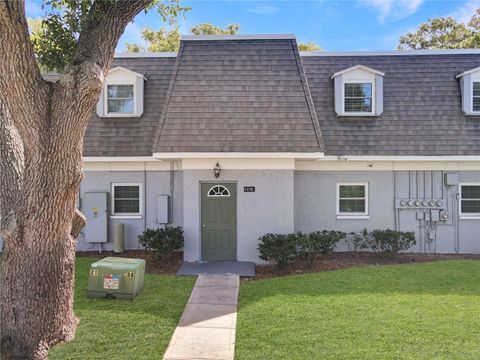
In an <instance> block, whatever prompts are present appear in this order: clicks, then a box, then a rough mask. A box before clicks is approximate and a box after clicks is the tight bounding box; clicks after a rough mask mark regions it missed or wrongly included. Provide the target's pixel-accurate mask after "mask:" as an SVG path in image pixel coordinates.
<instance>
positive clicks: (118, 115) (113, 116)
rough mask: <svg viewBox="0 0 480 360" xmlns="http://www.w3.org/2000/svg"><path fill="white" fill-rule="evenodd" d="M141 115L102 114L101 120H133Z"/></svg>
mask: <svg viewBox="0 0 480 360" xmlns="http://www.w3.org/2000/svg"><path fill="white" fill-rule="evenodd" d="M141 116H142V114H135V113H131V114H124V113H118V114H117V113H109V114H106V113H104V114H103V115H102V116H100V117H102V118H113V119H115V118H135V117H141Z"/></svg>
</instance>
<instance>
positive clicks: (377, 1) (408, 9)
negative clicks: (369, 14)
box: [358, 0, 424, 23]
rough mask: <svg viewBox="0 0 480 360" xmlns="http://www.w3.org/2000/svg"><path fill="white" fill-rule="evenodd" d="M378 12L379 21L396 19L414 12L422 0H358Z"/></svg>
mask: <svg viewBox="0 0 480 360" xmlns="http://www.w3.org/2000/svg"><path fill="white" fill-rule="evenodd" d="M358 1H359V2H360V3H361V4H363V5H366V6H369V7H372V8H374V9H376V10H377V12H378V20H379V21H380V22H381V23H385V22H387V21H397V20H400V19H404V18H406V17H408V16H410V15H413V14H415V13H416V12H417V11H418V9H419V8H420V6H421V5H422V3H423V2H424V0H358Z"/></svg>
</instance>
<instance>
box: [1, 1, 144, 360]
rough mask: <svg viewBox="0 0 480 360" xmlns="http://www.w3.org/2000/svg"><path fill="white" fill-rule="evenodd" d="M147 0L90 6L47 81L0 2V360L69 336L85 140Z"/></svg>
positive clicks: (15, 13) (41, 352) (12, 13)
mask: <svg viewBox="0 0 480 360" xmlns="http://www.w3.org/2000/svg"><path fill="white" fill-rule="evenodd" d="M150 1H151V0H142V1H129V0H123V1H117V2H104V1H98V2H94V3H93V5H92V7H91V20H90V22H89V23H88V26H87V30H86V31H85V33H83V34H81V35H80V39H79V42H78V48H77V53H76V56H75V59H74V61H73V63H72V65H71V66H70V67H69V68H68V69H67V71H66V72H65V75H63V76H62V78H61V79H60V80H59V81H57V82H56V83H54V84H53V83H48V82H46V81H44V80H43V79H42V77H41V76H40V73H39V70H38V68H37V65H36V63H35V58H34V53H33V48H32V45H31V43H30V41H29V35H28V29H27V22H26V19H25V11H24V3H23V1H20V0H0V44H1V46H2V51H0V151H1V153H0V234H2V235H3V237H4V251H3V259H2V273H1V286H0V291H1V293H0V358H1V359H5V360H10V359H27V360H28V359H46V358H47V356H48V350H49V348H50V347H51V346H53V345H55V344H57V343H59V342H63V341H69V340H71V339H73V337H74V335H75V330H76V327H77V324H78V319H77V318H76V317H75V316H74V313H73V287H74V273H75V249H76V240H75V238H76V236H78V233H79V232H80V229H81V228H82V227H83V225H84V224H85V218H84V217H83V215H81V213H80V212H79V211H78V210H77V209H76V206H75V205H76V196H77V193H78V189H79V185H80V182H81V180H82V176H83V173H82V147H83V135H84V133H85V130H86V127H87V125H88V121H89V120H90V117H91V115H92V112H93V110H94V107H95V105H96V103H97V101H98V97H99V94H100V91H101V88H102V86H103V80H104V78H105V74H106V73H107V71H108V67H109V65H110V62H111V60H112V58H113V54H114V51H115V47H116V45H117V42H118V39H119V38H120V36H121V34H122V33H123V31H124V29H125V27H126V25H127V24H128V23H129V22H130V21H131V20H132V19H133V17H134V16H135V15H136V14H138V12H140V11H141V10H142V9H144V8H145V7H146V6H147V5H148V4H149V3H150ZM98 11H101V12H102V14H103V16H102V17H101V19H102V21H98V16H94V15H95V12H98Z"/></svg>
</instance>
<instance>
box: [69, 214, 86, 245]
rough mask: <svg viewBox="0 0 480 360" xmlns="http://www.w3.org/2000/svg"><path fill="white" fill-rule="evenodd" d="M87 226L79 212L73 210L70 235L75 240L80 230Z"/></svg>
mask: <svg viewBox="0 0 480 360" xmlns="http://www.w3.org/2000/svg"><path fill="white" fill-rule="evenodd" d="M86 224H87V218H86V217H85V215H83V214H82V213H81V212H80V210H78V209H75V215H74V216H73V220H72V230H71V231H70V234H71V235H72V236H73V237H74V238H75V239H76V238H78V235H79V234H80V231H81V230H82V228H83V227H84V226H85V225H86Z"/></svg>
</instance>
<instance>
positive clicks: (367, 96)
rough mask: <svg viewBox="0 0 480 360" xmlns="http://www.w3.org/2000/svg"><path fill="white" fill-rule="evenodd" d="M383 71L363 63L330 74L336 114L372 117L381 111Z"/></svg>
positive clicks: (380, 113)
mask: <svg viewBox="0 0 480 360" xmlns="http://www.w3.org/2000/svg"><path fill="white" fill-rule="evenodd" d="M384 76H385V73H383V72H381V71H378V70H375V69H372V68H369V67H367V66H364V65H356V66H352V67H349V68H347V69H343V70H340V71H338V72H336V73H334V74H333V75H332V76H331V79H332V80H333V88H334V93H335V94H334V100H335V112H336V113H337V115H338V116H340V117H342V116H346V117H352V118H353V117H362V116H363V117H374V116H380V115H382V113H383V77H384Z"/></svg>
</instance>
